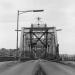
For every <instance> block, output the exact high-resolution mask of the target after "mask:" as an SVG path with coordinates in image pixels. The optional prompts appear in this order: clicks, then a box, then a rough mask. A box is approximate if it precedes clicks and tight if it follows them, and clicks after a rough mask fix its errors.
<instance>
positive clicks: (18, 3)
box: [0, 0, 75, 54]
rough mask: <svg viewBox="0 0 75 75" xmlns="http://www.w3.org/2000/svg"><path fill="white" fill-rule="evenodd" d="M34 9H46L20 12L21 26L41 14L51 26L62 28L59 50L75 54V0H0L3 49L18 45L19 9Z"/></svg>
mask: <svg viewBox="0 0 75 75" xmlns="http://www.w3.org/2000/svg"><path fill="white" fill-rule="evenodd" d="M34 9H35V10H36V9H43V10H44V12H41V13H33V12H29V13H24V14H22V15H20V21H19V29H21V27H23V26H30V25H31V23H35V22H37V21H36V17H38V16H39V17H41V18H42V19H41V21H42V22H43V21H44V23H46V24H47V25H48V26H55V27H56V28H57V29H62V31H59V32H57V38H58V43H59V51H60V53H64V54H75V0H0V48H7V49H10V48H16V32H15V29H16V25H17V11H18V10H23V11H27V10H34ZM19 39H20V32H19ZM19 43H20V42H19Z"/></svg>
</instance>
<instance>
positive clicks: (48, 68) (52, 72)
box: [0, 60, 75, 75]
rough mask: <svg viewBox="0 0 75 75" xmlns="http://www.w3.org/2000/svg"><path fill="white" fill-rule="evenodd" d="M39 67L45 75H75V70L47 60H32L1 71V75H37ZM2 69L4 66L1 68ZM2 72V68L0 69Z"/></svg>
mask: <svg viewBox="0 0 75 75" xmlns="http://www.w3.org/2000/svg"><path fill="white" fill-rule="evenodd" d="M39 66H40V67H41V69H43V71H44V72H45V75H75V68H74V67H73V68H72V67H70V66H67V65H63V64H59V63H56V62H51V61H46V60H31V61H27V62H22V63H19V64H16V65H15V66H12V67H10V68H6V70H4V71H2V72H1V71H0V75H35V74H36V72H37V70H38V69H39ZM0 67H2V66H0ZM0 70H1V68H0Z"/></svg>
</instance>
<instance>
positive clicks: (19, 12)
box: [16, 10, 44, 51]
mask: <svg viewBox="0 0 75 75" xmlns="http://www.w3.org/2000/svg"><path fill="white" fill-rule="evenodd" d="M43 11H44V10H28V11H19V10H18V12H17V47H16V48H17V51H18V31H19V15H20V14H23V13H27V12H43Z"/></svg>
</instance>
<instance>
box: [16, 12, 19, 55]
mask: <svg viewBox="0 0 75 75" xmlns="http://www.w3.org/2000/svg"><path fill="white" fill-rule="evenodd" d="M18 29H19V11H18V13H17V47H16V49H17V55H18Z"/></svg>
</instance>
